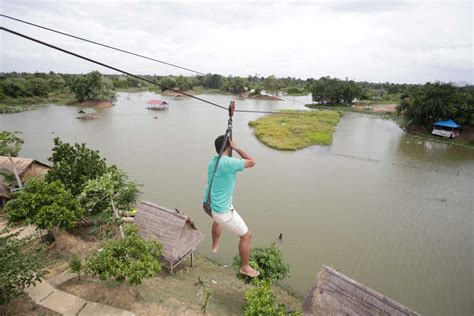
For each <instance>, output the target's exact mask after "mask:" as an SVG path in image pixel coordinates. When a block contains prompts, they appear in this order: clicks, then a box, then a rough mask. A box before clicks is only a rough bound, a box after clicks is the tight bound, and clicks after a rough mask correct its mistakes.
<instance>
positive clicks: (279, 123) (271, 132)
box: [249, 111, 340, 150]
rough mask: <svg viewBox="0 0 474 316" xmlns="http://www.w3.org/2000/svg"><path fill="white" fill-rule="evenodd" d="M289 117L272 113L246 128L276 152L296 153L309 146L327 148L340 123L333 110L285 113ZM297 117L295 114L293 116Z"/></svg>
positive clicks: (337, 115)
mask: <svg viewBox="0 0 474 316" xmlns="http://www.w3.org/2000/svg"><path fill="white" fill-rule="evenodd" d="M286 113H288V115H284V114H272V115H269V116H264V117H262V118H260V119H258V120H256V121H250V122H249V125H250V126H251V127H253V128H254V129H255V136H257V138H258V139H259V140H260V141H261V142H262V143H264V144H265V145H267V146H269V147H272V148H275V149H279V150H297V149H301V148H304V147H308V146H311V145H330V144H331V143H332V134H333V132H334V130H335V128H336V126H337V124H338V123H339V120H340V114H339V113H337V112H335V111H286ZM295 114H298V115H295Z"/></svg>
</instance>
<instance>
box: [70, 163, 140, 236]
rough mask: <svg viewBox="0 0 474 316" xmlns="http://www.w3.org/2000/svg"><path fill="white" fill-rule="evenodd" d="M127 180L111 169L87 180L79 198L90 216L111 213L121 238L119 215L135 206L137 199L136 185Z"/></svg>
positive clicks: (114, 168)
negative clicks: (117, 224)
mask: <svg viewBox="0 0 474 316" xmlns="http://www.w3.org/2000/svg"><path fill="white" fill-rule="evenodd" d="M127 180H128V179H127V175H126V174H125V173H124V172H123V171H121V170H119V169H117V168H116V167H111V168H109V169H108V170H107V172H105V173H104V174H103V175H102V176H100V177H98V178H96V179H92V180H89V181H88V182H87V183H86V184H85V186H84V190H83V192H82V194H81V195H80V197H79V199H80V201H81V203H82V204H83V205H84V207H85V208H86V209H87V210H88V211H89V213H90V214H97V213H101V212H107V211H109V212H110V211H112V212H110V213H111V214H113V215H114V216H115V218H116V220H117V221H118V222H119V228H120V235H121V236H122V238H123V237H124V233H123V229H122V225H121V215H123V211H124V210H126V211H129V210H130V209H131V207H132V206H133V205H135V203H136V201H137V197H138V185H137V184H136V183H135V182H131V181H127ZM104 206H105V207H104Z"/></svg>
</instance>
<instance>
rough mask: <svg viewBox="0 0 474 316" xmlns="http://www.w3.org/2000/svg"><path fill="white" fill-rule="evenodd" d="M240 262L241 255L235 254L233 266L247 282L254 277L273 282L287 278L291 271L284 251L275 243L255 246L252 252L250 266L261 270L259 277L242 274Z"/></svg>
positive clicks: (238, 274)
mask: <svg viewBox="0 0 474 316" xmlns="http://www.w3.org/2000/svg"><path fill="white" fill-rule="evenodd" d="M240 264H241V259H240V256H235V257H234V261H233V263H232V266H233V268H234V270H235V271H236V276H237V278H238V279H240V280H242V281H244V282H246V283H249V282H251V281H252V280H253V279H258V280H263V281H268V282H271V283H273V282H276V281H279V280H282V279H284V278H286V277H287V276H288V275H289V273H290V266H289V265H288V264H287V263H285V262H284V261H283V259H282V253H281V251H280V250H279V249H278V248H277V247H276V246H275V244H274V243H272V244H271V246H270V247H260V248H255V249H253V250H252V253H251V254H250V266H252V267H253V268H254V269H257V270H258V271H259V272H260V275H259V276H258V277H257V278H251V277H248V276H246V275H243V274H241V273H240Z"/></svg>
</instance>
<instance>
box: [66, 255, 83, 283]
mask: <svg viewBox="0 0 474 316" xmlns="http://www.w3.org/2000/svg"><path fill="white" fill-rule="evenodd" d="M69 270H70V271H71V272H73V273H76V274H77V276H78V277H79V280H80V279H81V273H82V261H81V259H79V257H78V256H72V258H71V260H69Z"/></svg>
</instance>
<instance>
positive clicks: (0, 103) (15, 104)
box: [0, 91, 78, 114]
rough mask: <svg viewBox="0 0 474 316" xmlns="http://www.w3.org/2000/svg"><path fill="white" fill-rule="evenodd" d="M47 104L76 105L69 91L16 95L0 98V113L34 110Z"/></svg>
mask: <svg viewBox="0 0 474 316" xmlns="http://www.w3.org/2000/svg"><path fill="white" fill-rule="evenodd" d="M48 104H59V105H76V104H78V102H77V100H76V99H75V98H74V94H72V93H71V92H69V91H67V92H66V91H65V92H54V93H50V94H49V95H48V96H47V97H38V96H36V97H18V98H5V99H3V100H0V114H8V113H18V112H24V111H29V110H35V109H37V108H40V107H42V106H45V105H48Z"/></svg>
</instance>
